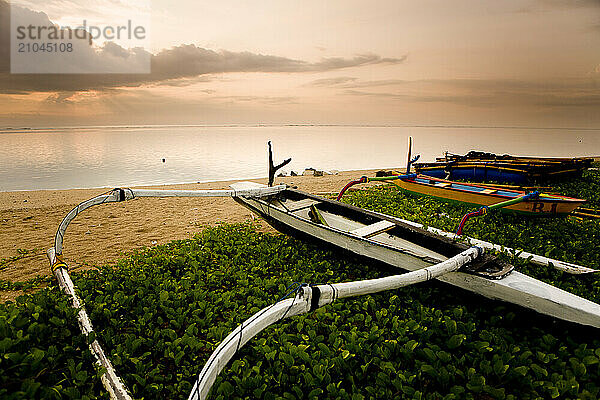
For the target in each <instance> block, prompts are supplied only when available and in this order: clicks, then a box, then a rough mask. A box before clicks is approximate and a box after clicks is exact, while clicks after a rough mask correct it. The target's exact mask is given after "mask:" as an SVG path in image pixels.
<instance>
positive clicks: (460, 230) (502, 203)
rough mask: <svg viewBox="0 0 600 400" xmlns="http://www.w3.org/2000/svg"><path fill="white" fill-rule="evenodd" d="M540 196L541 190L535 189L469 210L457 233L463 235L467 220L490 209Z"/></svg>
mask: <svg viewBox="0 0 600 400" xmlns="http://www.w3.org/2000/svg"><path fill="white" fill-rule="evenodd" d="M539 196H540V192H538V191H535V192H531V193H528V194H525V195H523V196H519V197H517V198H515V199H511V200H507V201H503V202H500V203H496V204H492V205H490V206H483V207H481V208H480V209H479V210H477V211H471V212H468V213H466V214H465V215H463V217H462V219H461V220H460V223H459V224H458V228H457V229H456V234H457V235H459V236H460V235H462V231H463V228H464V226H465V224H466V223H467V221H468V220H469V219H470V218H471V217H478V216H480V215H485V214H487V212H488V211H489V210H494V209H496V208H503V207H508V206H512V205H513V204H517V203H521V202H523V201H527V200H531V199H537V198H538V197H539Z"/></svg>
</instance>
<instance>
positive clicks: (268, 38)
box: [0, 0, 600, 128]
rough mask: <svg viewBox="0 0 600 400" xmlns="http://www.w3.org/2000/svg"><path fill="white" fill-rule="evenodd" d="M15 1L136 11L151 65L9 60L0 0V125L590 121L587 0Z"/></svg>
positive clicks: (598, 111) (593, 90)
mask: <svg viewBox="0 0 600 400" xmlns="http://www.w3.org/2000/svg"><path fill="white" fill-rule="evenodd" d="M17 3H18V4H20V5H22V6H24V7H26V8H27V9H29V10H32V11H31V12H33V11H37V12H42V13H44V14H45V15H44V14H37V15H38V16H39V18H47V19H48V20H49V21H52V22H53V23H56V24H59V25H61V26H65V25H69V24H71V23H78V21H79V22H80V21H81V20H82V19H85V18H91V14H94V17H95V18H105V19H106V20H111V18H116V14H117V13H118V14H120V17H122V16H123V13H130V17H131V19H135V16H136V15H137V14H138V13H139V15H142V14H143V13H149V15H150V16H151V22H150V23H148V25H149V27H148V30H149V32H150V41H149V45H148V46H147V48H146V49H145V50H146V51H147V52H149V53H151V54H152V56H151V57H152V63H151V66H152V72H151V73H150V74H136V75H126V74H119V75H111V74H107V75H93V74H79V75H68V74H67V75H65V74H62V75H61V74H11V73H10V62H9V60H8V54H9V51H8V47H9V46H10V39H9V38H10V31H9V29H10V28H9V25H10V24H9V21H10V11H9V5H8V4H7V3H6V2H4V0H0V57H1V60H0V127H2V126H4V127H6V126H66V125H128V124H237V123H242V124H243V123H248V124H255V123H267V124H278V123H318V124H375V125H379V124H385V125H387V124H395V125H410V124H418V125H482V126H532V127H590V128H600V1H598V0H564V1H563V0H530V1H512V0H507V1H427V0H426V1H423V0H418V1H398V0H390V1H376V2H373V1H354V0H335V1H313V0H304V1H282V0H273V1H261V2H242V1H219V2H214V1H211V2H209V1H197V0H180V1H177V2H173V1H167V0H153V1H152V4H151V7H150V8H145V9H142V7H141V6H140V5H139V4H140V3H142V2H135V1H127V0H124V1H117V0H106V1H91V0H80V1H68V0H46V1H43V2H42V1H40V0H27V1H25V0H23V1H19V2H17ZM123 10H126V11H123ZM97 45H98V47H97V48H96V49H95V51H96V52H97V54H93V55H92V56H93V57H94V59H95V60H96V59H97V60H100V61H99V62H102V57H104V56H105V55H107V54H109V53H110V51H113V53H111V54H114V50H110V49H111V48H110V47H108V46H109V44H106V43H98V44H97ZM100 46H105V48H103V47H100ZM109 50H110V51H109ZM119 50H123V51H130V50H129V49H119Z"/></svg>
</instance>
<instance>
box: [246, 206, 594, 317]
mask: <svg viewBox="0 0 600 400" xmlns="http://www.w3.org/2000/svg"><path fill="white" fill-rule="evenodd" d="M312 197H313V198H317V197H316V196H312ZM236 201H238V202H239V203H241V204H242V205H244V206H245V207H247V208H249V209H250V210H251V211H253V212H255V213H256V214H258V215H260V216H262V217H264V218H265V219H266V220H267V221H268V222H270V223H275V224H276V225H283V226H285V227H287V228H289V229H292V230H293V231H296V232H300V233H303V234H305V235H309V236H311V237H314V238H316V239H319V240H322V241H324V242H326V243H331V244H333V245H335V246H337V247H340V248H342V249H346V250H349V251H351V252H353V253H355V254H358V255H361V256H365V257H369V258H372V259H375V260H378V261H381V262H384V263H386V264H389V265H392V266H395V267H399V268H402V269H405V270H410V271H413V270H415V269H419V268H423V267H426V266H429V265H432V264H434V263H436V262H439V261H444V260H446V259H447V258H448V257H444V256H442V255H440V254H437V255H435V254H433V255H431V256H429V257H423V256H418V255H415V254H411V252H410V251H406V252H403V251H402V250H400V249H398V248H395V247H392V246H388V245H386V244H382V243H380V242H379V241H375V240H372V239H369V238H362V237H357V236H353V235H352V234H351V233H350V232H348V231H343V230H340V229H336V228H333V227H330V226H325V225H318V224H314V223H312V222H311V221H310V220H308V219H306V218H302V217H300V216H298V215H295V214H294V213H292V212H288V211H287V210H285V209H284V208H282V207H277V206H274V205H272V204H270V203H269V202H268V199H266V200H265V199H257V198H252V197H238V198H236ZM323 201H327V200H326V199H323ZM387 218H388V219H389V218H390V217H389V216H387ZM393 219H395V220H397V221H398V222H401V221H400V220H399V219H397V218H393ZM436 259H437V260H436ZM437 279H439V280H440V281H442V282H446V283H449V284H451V285H454V286H457V287H460V288H462V289H465V290H468V291H471V292H474V293H477V294H479V295H482V296H485V297H487V298H490V299H496V300H502V301H506V302H508V303H513V304H517V305H520V306H522V307H525V308H528V309H531V310H534V311H537V312H539V313H541V314H546V315H549V316H552V317H555V318H559V319H562V320H565V321H570V322H575V323H578V324H582V325H589V326H594V327H597V328H600V305H598V304H596V303H594V302H591V301H589V300H586V299H583V298H581V297H579V296H576V295H574V294H572V293H569V292H566V291H564V290H562V289H559V288H556V287H554V286H552V285H549V284H547V283H545V282H542V281H539V280H537V279H535V278H532V277H530V276H528V275H525V274H522V273H520V272H517V271H513V272H511V273H510V274H509V275H507V276H505V277H504V278H502V279H496V280H494V279H488V278H485V277H482V276H478V275H473V274H470V273H464V272H451V273H448V274H446V275H443V276H441V277H439V278H437Z"/></svg>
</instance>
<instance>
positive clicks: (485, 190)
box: [479, 189, 497, 194]
mask: <svg viewBox="0 0 600 400" xmlns="http://www.w3.org/2000/svg"><path fill="white" fill-rule="evenodd" d="M495 192H497V190H496V189H483V190H482V191H481V192H479V193H482V194H492V193H495Z"/></svg>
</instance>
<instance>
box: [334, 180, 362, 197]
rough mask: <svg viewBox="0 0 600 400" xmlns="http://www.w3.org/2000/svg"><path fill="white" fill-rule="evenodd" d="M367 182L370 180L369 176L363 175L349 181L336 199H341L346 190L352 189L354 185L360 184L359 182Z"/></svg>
mask: <svg viewBox="0 0 600 400" xmlns="http://www.w3.org/2000/svg"><path fill="white" fill-rule="evenodd" d="M367 182H369V178H368V177H366V176H362V177H361V178H360V179H359V180H356V181H351V182H348V184H347V185H346V186H344V188H343V189H342V190H341V191H340V194H338V196H337V198H336V200H337V201H340V199H341V198H342V196H343V195H344V192H345V191H346V190H348V189H350V188H351V187H352V186H354V185H358V184H359V183H367Z"/></svg>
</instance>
